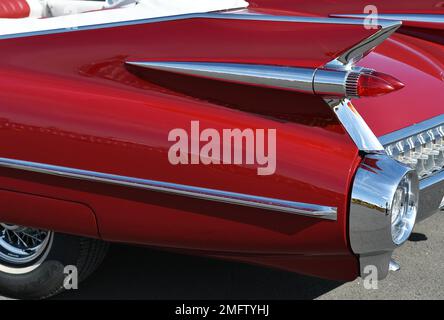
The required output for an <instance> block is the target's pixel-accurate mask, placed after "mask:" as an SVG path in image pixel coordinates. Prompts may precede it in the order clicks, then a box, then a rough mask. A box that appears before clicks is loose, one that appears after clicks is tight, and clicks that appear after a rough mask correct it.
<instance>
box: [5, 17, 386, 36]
mask: <svg viewBox="0 0 444 320" xmlns="http://www.w3.org/2000/svg"><path fill="white" fill-rule="evenodd" d="M185 19H228V20H249V21H271V22H294V23H322V24H348V25H363V23H364V21H363V20H357V19H346V18H344V19H342V18H313V17H296V16H274V15H267V14H239V13H226V12H223V13H217V12H212V13H211V12H210V13H191V14H181V15H174V16H166V17H158V18H148V19H139V20H128V21H121V22H113V23H102V24H96V25H84V26H77V27H73V28H63V29H48V30H41V31H34V32H23V33H16V34H6V35H0V40H1V39H10V38H20V37H29V36H36V35H46V34H55V33H64V32H72V31H83V30H94V29H103V28H113V27H121V26H131V25H138V24H144V23H156V22H167V21H177V20H185ZM393 24H394V22H393V21H381V22H380V23H379V25H380V26H381V27H382V28H383V29H385V28H390V27H391V26H393Z"/></svg>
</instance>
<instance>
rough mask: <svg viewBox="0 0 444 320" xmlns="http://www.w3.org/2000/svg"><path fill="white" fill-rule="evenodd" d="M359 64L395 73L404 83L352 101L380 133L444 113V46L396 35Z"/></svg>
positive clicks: (379, 134)
mask: <svg viewBox="0 0 444 320" xmlns="http://www.w3.org/2000/svg"><path fill="white" fill-rule="evenodd" d="M359 65H361V66H365V67H368V68H373V69H376V70H377V71H380V72H383V73H386V74H389V75H391V76H394V77H395V78H397V79H399V80H400V81H401V82H402V83H403V84H404V85H405V87H404V88H403V89H402V90H399V91H397V92H394V93H391V94H388V95H385V96H382V97H377V98H367V99H358V100H355V101H353V104H354V105H355V107H356V109H357V110H358V111H359V113H360V114H361V115H362V116H363V117H364V119H365V120H366V122H367V123H368V124H369V126H370V127H371V128H372V130H373V131H374V132H375V134H376V135H377V136H381V135H384V134H387V133H390V132H393V131H396V130H399V129H401V128H404V127H407V126H410V125H412V124H414V123H417V122H421V121H424V120H427V119H430V118H433V117H436V116H438V115H441V114H442V113H443V109H442V103H441V101H444V90H443V85H444V46H442V45H439V44H436V43H433V42H429V41H426V40H422V39H417V38H413V37H410V36H407V35H403V34H396V35H394V36H392V37H391V38H390V39H388V40H387V41H385V42H384V43H383V44H381V45H380V46H379V47H377V48H376V50H375V51H374V53H372V54H370V55H368V56H367V57H365V58H364V59H363V60H361V61H360V62H359ZM381 119H387V121H381Z"/></svg>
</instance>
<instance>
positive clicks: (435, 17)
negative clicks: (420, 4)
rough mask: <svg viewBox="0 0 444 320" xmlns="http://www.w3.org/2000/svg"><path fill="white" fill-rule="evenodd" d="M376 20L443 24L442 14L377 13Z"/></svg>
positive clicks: (341, 16) (342, 16) (344, 16)
mask: <svg viewBox="0 0 444 320" xmlns="http://www.w3.org/2000/svg"><path fill="white" fill-rule="evenodd" d="M330 17H340V18H366V17H368V14H362V13H360V14H331V15H330ZM375 18H376V19H383V20H397V21H411V22H429V23H444V15H442V14H420V13H419V14H418V13H378V15H377V16H375Z"/></svg>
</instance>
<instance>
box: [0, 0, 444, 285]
mask: <svg viewBox="0 0 444 320" xmlns="http://www.w3.org/2000/svg"><path fill="white" fill-rule="evenodd" d="M361 2H362V3H361ZM402 6H403V9H402V10H401V9H400V2H396V4H392V3H391V2H389V3H382V2H381V4H378V8H379V9H380V13H387V14H388V13H397V14H405V13H410V12H414V13H416V14H417V13H423V14H444V8H443V5H442V3H440V2H439V1H412V2H407V3H403V4H402ZM362 7H364V1H317V2H316V4H313V3H309V2H304V1H278V0H274V1H266V0H252V1H250V7H249V9H248V10H250V12H253V13H261V14H268V15H273V16H282V15H285V16H306V17H315V16H316V17H328V16H329V15H333V14H354V13H361V12H362ZM331 19H335V18H331ZM443 28H444V23H433V24H428V23H426V22H424V23H421V22H416V24H415V23H413V24H412V25H409V23H407V24H404V25H403V27H401V28H400V29H399V30H398V31H397V32H396V33H394V34H393V35H391V37H390V38H389V39H387V40H385V41H384V42H383V43H382V44H380V45H379V46H377V47H376V48H375V50H374V51H373V52H371V53H370V54H368V55H367V56H366V57H365V58H364V59H362V60H360V61H359V63H358V64H359V65H360V66H363V67H368V68H373V69H375V70H377V71H378V72H384V73H386V74H389V75H391V76H394V77H396V78H398V79H400V80H401V81H402V82H403V83H404V84H405V88H403V89H402V90H399V91H397V92H393V93H391V94H387V95H384V96H380V97H371V98H361V99H354V100H353V104H354V106H355V107H356V110H357V111H358V112H359V113H360V114H361V116H362V118H364V120H365V122H366V123H367V124H368V126H369V127H370V128H371V130H372V131H373V132H374V133H375V135H376V136H377V137H382V136H384V135H387V134H390V133H392V132H396V131H398V130H401V129H403V128H406V127H410V126H412V125H414V124H416V123H420V122H422V121H425V120H428V119H431V118H434V117H437V116H440V115H442V113H443V112H442V111H443V101H444V90H443V79H444V47H443V43H444V40H443V39H444V36H443V35H442V31H443ZM419 31H420V32H421V34H419V33H418V32H419ZM372 32H374V30H364V29H363V28H356V27H355V26H349V25H345V26H344V25H334V24H333V25H331V26H330V27H329V28H327V27H326V26H325V25H322V24H317V23H313V24H307V25H305V26H304V27H303V28H302V27H301V28H300V27H296V28H295V27H294V26H293V25H292V23H286V22H280V23H271V22H268V21H255V20H242V19H241V20H232V21H226V20H225V19H206V18H201V19H178V20H175V19H173V20H170V21H161V22H156V23H140V24H130V25H126V24H122V25H119V26H114V27H103V28H94V29H86V30H82V29H80V30H77V31H76V30H74V31H71V32H55V33H47V34H36V35H27V36H20V37H7V38H4V39H1V40H0V88H1V90H0V157H1V158H2V159H17V160H21V161H27V162H32V163H40V164H49V165H53V166H60V167H65V168H76V169H79V170H87V171H92V172H102V173H107V174H113V175H118V176H125V177H135V178H138V179H146V180H150V181H151V180H153V181H162V182H168V183H174V184H178V185H188V186H195V187H200V188H207V189H212V190H223V191H228V192H234V193H239V194H250V195H254V196H259V197H267V198H273V199H283V200H286V201H294V202H301V203H308V204H320V205H323V206H328V207H334V208H337V217H336V220H329V219H318V218H313V217H310V216H303V215H295V214H292V213H287V212H276V211H274V210H267V209H263V208H254V207H248V206H239V205H236V204H232V203H224V202H214V201H207V200H204V199H199V198H194V197H187V196H181V195H176V194H172V193H163V192H157V191H152V190H145V189H141V188H137V186H136V187H130V186H122V185H116V184H109V183H103V182H100V181H85V180H83V179H76V178H74V177H64V176H57V175H54V174H51V175H48V174H46V173H45V172H30V171H29V170H20V169H19V168H14V167H8V166H0V204H1V205H0V208H1V209H0V220H1V221H7V222H9V223H14V224H20V225H26V226H32V227H36V228H43V229H49V230H54V231H57V232H62V233H69V234H75V235H82V236H87V237H94V238H100V239H103V240H106V241H111V242H125V243H133V244H141V245H146V246H152V247H159V248H163V249H166V250H173V251H180V252H187V253H193V254H201V255H206V256H212V257H219V258H224V259H233V260H239V261H245V262H248V263H257V264H261V265H267V266H272V267H278V268H282V269H286V270H291V271H295V272H299V273H303V274H308V275H314V276H319V277H325V278H330V279H338V280H352V279H354V278H356V277H357V276H359V275H360V262H359V259H358V257H357V254H356V253H355V252H354V251H353V249H352V247H351V244H350V233H349V227H350V220H349V215H350V201H351V194H352V186H353V180H354V177H355V174H356V172H357V170H358V168H359V166H360V165H361V163H362V161H363V159H364V157H365V156H364V155H363V154H362V152H360V150H359V148H358V147H357V146H356V145H355V143H354V142H353V139H351V137H350V136H349V134H348V133H347V130H346V129H344V127H343V126H342V124H341V122H340V121H338V119H337V117H336V116H335V114H334V113H333V112H331V110H330V109H328V108H326V103H325V101H324V99H323V98H322V97H320V96H318V95H307V94H302V93H298V92H291V91H285V90H278V89H275V88H267V87H263V86H248V85H244V84H241V83H232V82H224V83H222V82H221V81H213V80H208V79H202V78H196V77H188V76H183V75H172V74H170V73H168V72H161V71H146V70H140V69H137V68H135V67H132V66H129V65H127V64H126V62H128V61H186V62H190V61H191V62H213V63H218V62H227V63H235V64H261V65H280V66H289V67H306V68H318V67H320V66H322V65H324V64H326V63H327V62H328V61H330V60H331V59H332V58H334V57H337V56H338V55H339V54H340V53H341V52H343V50H345V49H347V48H349V47H350V46H352V45H353V44H356V43H358V42H360V41H362V40H363V39H365V38H367V37H368V36H370V35H371V34H372ZM437 39H438V40H437ZM439 39H440V40H439ZM311 41H312V42H311ZM195 120H198V121H199V122H200V126H201V128H202V129H203V128H214V129H216V130H222V129H224V128H239V129H241V130H243V129H246V128H253V129H260V128H274V129H276V132H277V137H276V140H277V150H276V154H277V164H276V172H275V173H274V174H273V175H266V176H260V175H257V174H256V169H257V166H255V165H204V164H193V165H172V164H170V163H169V162H168V158H167V157H168V150H169V148H170V147H171V142H170V141H168V139H167V137H168V132H169V131H170V130H171V129H172V128H185V129H189V127H190V122H191V121H195ZM436 209H438V208H436Z"/></svg>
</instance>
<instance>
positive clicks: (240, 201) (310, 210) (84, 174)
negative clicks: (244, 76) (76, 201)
mask: <svg viewBox="0 0 444 320" xmlns="http://www.w3.org/2000/svg"><path fill="white" fill-rule="evenodd" d="M0 167H6V168H12V169H19V170H25V171H31V172H37V173H44V174H49V175H55V176H60V177H65V178H74V179H80V180H86V181H94V182H103V183H108V184H113V185H119V186H127V187H133V188H140V189H145V190H150V191H156V192H164V193H169V194H175V195H180V196H185V197H191V198H197V199H203V200H209V201H216V202H224V203H229V204H234V205H240V206H247V207H253V208H259V209H266V210H273V211H280V212H286V213H292V214H297V215H302V216H307V217H313V218H321V219H327V220H336V219H337V208H335V207H329V206H321V205H316V204H308V203H302V202H294V201H287V200H281V199H275V198H268V197H260V196H254V195H249V194H243V193H236V192H229V191H222V190H216V189H208V188H201V187H194V186H189V185H183V184H176V183H170V182H163V181H156V180H148V179H141V178H134V177H127V176H121V175H115V174H109V173H101V172H96V171H88V170H81V169H74V168H68V167H62V166H56V165H50V164H43V163H37V162H30V161H23V160H16V159H8V158H0Z"/></svg>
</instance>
